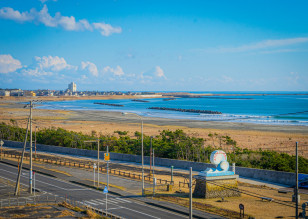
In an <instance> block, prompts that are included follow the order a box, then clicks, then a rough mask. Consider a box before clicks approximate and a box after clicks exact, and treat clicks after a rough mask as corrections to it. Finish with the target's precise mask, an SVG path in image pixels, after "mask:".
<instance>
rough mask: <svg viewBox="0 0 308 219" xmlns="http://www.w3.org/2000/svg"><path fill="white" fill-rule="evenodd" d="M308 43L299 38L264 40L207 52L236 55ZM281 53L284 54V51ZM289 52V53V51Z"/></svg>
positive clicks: (305, 38)
mask: <svg viewBox="0 0 308 219" xmlns="http://www.w3.org/2000/svg"><path fill="white" fill-rule="evenodd" d="M306 42H308V37H297V38H287V39H278V40H263V41H260V42H256V43H252V44H247V45H242V46H238V47H220V48H214V49H206V50H203V51H206V52H220V53H236V52H247V51H254V50H262V49H268V48H275V47H284V46H290V45H294V44H300V43H306ZM280 52H283V51H282V50H281V51H280ZM288 52H289V51H288Z"/></svg>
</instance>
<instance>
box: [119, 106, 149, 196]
mask: <svg viewBox="0 0 308 219" xmlns="http://www.w3.org/2000/svg"><path fill="white" fill-rule="evenodd" d="M122 114H123V115H127V114H132V115H135V116H137V117H138V118H139V119H140V121H141V168H142V196H144V168H143V119H142V117H141V116H139V115H138V114H136V113H128V112H125V113H122Z"/></svg>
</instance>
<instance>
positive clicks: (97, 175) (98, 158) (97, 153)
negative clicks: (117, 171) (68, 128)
mask: <svg viewBox="0 0 308 219" xmlns="http://www.w3.org/2000/svg"><path fill="white" fill-rule="evenodd" d="M99 141H100V140H99V139H97V140H92V141H83V142H84V143H93V142H97V187H99ZM94 181H95V179H94Z"/></svg>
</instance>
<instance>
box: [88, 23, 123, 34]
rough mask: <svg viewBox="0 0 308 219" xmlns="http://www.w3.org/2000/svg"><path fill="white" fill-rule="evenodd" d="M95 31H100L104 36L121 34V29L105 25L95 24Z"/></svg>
mask: <svg viewBox="0 0 308 219" xmlns="http://www.w3.org/2000/svg"><path fill="white" fill-rule="evenodd" d="M93 26H94V28H95V29H97V30H98V31H100V33H101V34H102V35H103V36H110V35H111V34H113V33H121V32H122V28H121V27H112V26H111V25H110V24H105V23H93Z"/></svg>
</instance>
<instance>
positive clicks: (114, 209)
mask: <svg viewBox="0 0 308 219" xmlns="http://www.w3.org/2000/svg"><path fill="white" fill-rule="evenodd" d="M121 208H123V207H117V208H108V211H110V210H117V209H121Z"/></svg>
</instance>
